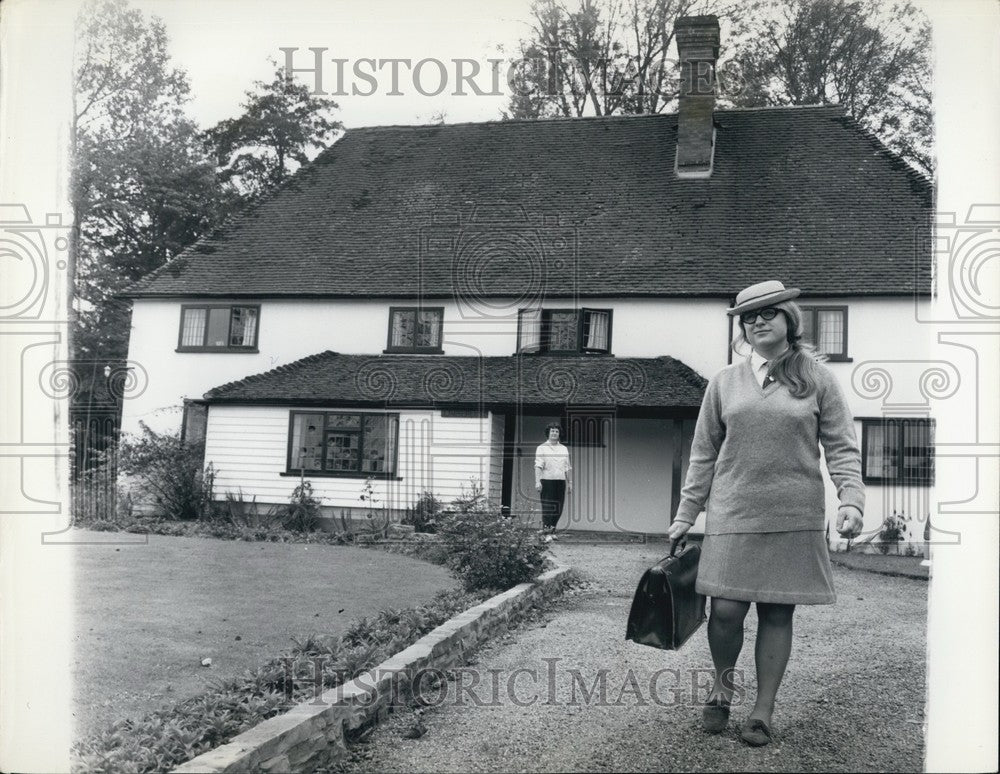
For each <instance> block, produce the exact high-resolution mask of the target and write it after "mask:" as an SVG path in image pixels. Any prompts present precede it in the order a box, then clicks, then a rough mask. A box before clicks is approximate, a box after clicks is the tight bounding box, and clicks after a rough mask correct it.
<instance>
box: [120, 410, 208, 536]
mask: <svg viewBox="0 0 1000 774" xmlns="http://www.w3.org/2000/svg"><path fill="white" fill-rule="evenodd" d="M204 459H205V444H204V442H190V443H189V442H187V441H182V440H181V438H180V436H179V435H177V434H166V433H164V434H162V435H161V434H157V433H154V432H153V431H152V430H150V429H149V428H148V427H146V426H145V425H142V435H139V436H129V437H126V438H125V439H123V440H122V442H121V445H120V447H119V456H118V468H119V470H120V471H121V472H122V473H125V474H127V475H130V476H133V477H135V478H136V479H137V480H138V481H139V482H140V483H141V484H142V485H143V487H144V488H145V489H146V491H147V492H148V494H149V495H150V496H151V498H152V500H153V502H154V503H155V505H156V508H157V512H158V513H159V515H160V516H162V517H164V518H167V519H173V520H184V519H198V518H209V519H210V518H212V517H213V515H214V507H215V505H214V503H213V502H212V487H213V483H214V480H215V473H214V471H213V469H212V466H211V465H209V466H208V467H207V468H205V467H203V465H204Z"/></svg>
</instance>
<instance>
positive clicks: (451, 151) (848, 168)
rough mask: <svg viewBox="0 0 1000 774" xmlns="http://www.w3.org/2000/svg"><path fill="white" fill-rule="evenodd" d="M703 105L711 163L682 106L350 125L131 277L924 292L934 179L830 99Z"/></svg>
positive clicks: (719, 292) (231, 283)
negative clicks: (705, 161)
mask: <svg viewBox="0 0 1000 774" xmlns="http://www.w3.org/2000/svg"><path fill="white" fill-rule="evenodd" d="M715 122H716V148H715V158H714V170H713V174H712V176H711V177H710V178H709V179H704V180H697V179H695V180H692V179H678V178H677V177H676V176H675V174H674V171H673V170H674V153H675V144H676V140H677V116H676V115H675V114H669V115H655V116H626V117H621V116H617V117H606V118H582V119H556V120H546V121H508V122H491V123H479V124H454V125H436V126H415V127H391V126H390V127H377V128H366V129H355V130H351V131H348V132H347V133H346V134H345V135H344V137H343V138H342V139H341V140H340V141H339V142H337V143H335V144H334V145H333V146H332V147H331V148H329V149H328V150H326V151H324V152H323V153H322V154H321V155H320V156H319V157H318V158H317V159H316V160H315V161H314V162H313V163H312V164H310V165H308V166H307V167H306V168H304V169H303V170H301V171H300V172H299V174H297V175H295V176H294V177H292V178H291V179H290V181H288V183H286V184H285V185H284V186H283V187H282V188H281V189H280V190H279V191H278V192H277V193H276V194H275V195H273V196H272V197H271V198H269V199H267V200H265V201H263V202H261V203H260V204H258V205H256V206H254V207H252V208H250V209H249V210H247V211H246V212H244V213H243V214H241V215H240V216H238V217H236V218H235V219H233V220H232V222H230V223H229V224H227V225H226V226H224V227H223V228H221V229H220V230H218V231H217V232H216V233H215V234H214V235H212V236H211V237H208V238H206V239H204V240H202V241H201V242H199V243H198V244H196V245H194V246H193V247H192V248H190V249H188V250H187V251H186V252H185V253H183V254H182V255H181V256H179V257H178V258H177V259H175V260H174V261H171V262H170V263H168V264H167V265H166V266H164V267H162V268H160V269H158V270H157V271H155V272H153V273H152V274H150V275H148V276H147V277H145V278H143V279H141V280H140V281H139V282H137V283H136V284H135V285H134V286H133V287H132V288H131V289H130V291H129V292H128V293H127V295H131V296H184V295H194V296H309V295H312V296H356V295H363V296H401V295H418V294H421V295H423V296H436V297H448V296H455V295H463V294H464V295H468V294H477V295H478V294H482V295H484V296H516V297H523V295H524V293H525V290H526V288H532V289H533V288H544V291H545V292H546V293H548V294H550V295H563V296H566V295H577V294H578V295H592V296H593V295H601V296H604V295H667V296H678V295H679V296H684V295H693V296H699V295H700V296H717V297H723V298H725V297H729V296H732V295H734V294H735V292H736V291H738V290H739V289H741V288H743V287H745V286H747V285H749V284H752V283H753V282H757V281H760V280H761V279H766V278H775V279H781V280H782V281H783V282H785V284H787V285H794V286H796V287H800V288H802V290H803V292H804V293H805V294H807V295H841V294H908V293H912V292H914V290H917V291H919V292H928V290H929V287H930V270H931V264H930V256H929V255H927V256H926V257H925V259H922V261H921V262H920V265H919V266H916V262H915V253H916V249H917V246H918V245H920V246H926V245H928V244H930V242H929V239H927V238H926V237H927V233H928V231H927V229H928V225H927V223H928V215H929V213H930V209H931V202H932V197H931V188H930V185H929V183H928V182H927V180H926V179H925V178H923V177H922V176H921V175H919V174H918V173H916V172H914V171H913V170H912V169H910V168H909V167H908V166H907V165H906V164H905V163H904V162H902V161H900V160H899V159H898V158H897V157H895V156H893V155H892V154H891V153H890V152H889V151H887V150H886V149H885V148H884V147H883V146H882V145H881V144H880V143H879V142H878V141H877V140H876V139H874V138H873V137H871V136H870V135H867V134H866V133H864V132H863V131H862V130H861V129H860V128H859V127H858V126H857V125H856V124H855V123H854V122H853V121H852V120H851V119H849V118H847V117H845V115H844V112H843V110H842V109H841V108H839V107H796V108H770V109H763V108H762V109H752V110H730V111H725V110H720V111H717V112H716V114H715Z"/></svg>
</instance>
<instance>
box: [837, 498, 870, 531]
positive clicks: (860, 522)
mask: <svg viewBox="0 0 1000 774" xmlns="http://www.w3.org/2000/svg"><path fill="white" fill-rule="evenodd" d="M864 522H865V520H864V517H863V516H862V515H861V511H859V510H858V509H857V508H856V507H854V506H853V505H841V506H840V508H839V510H838V511H837V532H839V533H840V535H841V537H849V538H856V537H857V536H858V535H860V534H861V530H862V529H864Z"/></svg>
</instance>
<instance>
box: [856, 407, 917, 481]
mask: <svg viewBox="0 0 1000 774" xmlns="http://www.w3.org/2000/svg"><path fill="white" fill-rule="evenodd" d="M861 447H862V449H861V474H862V478H863V479H864V482H865V483H866V484H902V485H907V484H933V483H934V421H933V420H931V419H865V420H862V426H861Z"/></svg>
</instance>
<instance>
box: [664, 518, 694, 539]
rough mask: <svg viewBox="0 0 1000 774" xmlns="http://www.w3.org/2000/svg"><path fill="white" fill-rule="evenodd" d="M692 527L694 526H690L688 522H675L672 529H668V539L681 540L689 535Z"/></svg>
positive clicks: (671, 526)
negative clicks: (688, 532)
mask: <svg viewBox="0 0 1000 774" xmlns="http://www.w3.org/2000/svg"><path fill="white" fill-rule="evenodd" d="M692 526H694V525H692V524H688V523H687V522H686V521H675V522H674V523H673V524H671V525H670V528H669V529H667V537H669V538H670V539H671V540H679V539H680V538H682V537H683V536H684V535H685V534H687V531H688V530H689V529H691V527H692Z"/></svg>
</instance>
